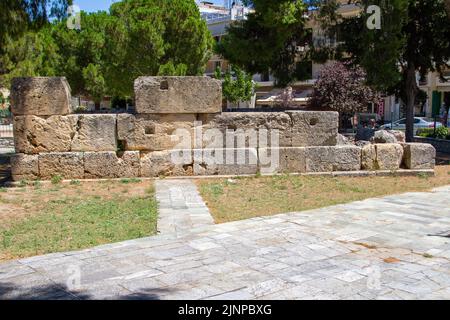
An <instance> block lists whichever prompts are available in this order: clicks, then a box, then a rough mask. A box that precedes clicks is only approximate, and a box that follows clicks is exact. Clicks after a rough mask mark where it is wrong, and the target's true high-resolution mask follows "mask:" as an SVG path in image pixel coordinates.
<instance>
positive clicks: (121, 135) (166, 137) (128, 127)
mask: <svg viewBox="0 0 450 320" xmlns="http://www.w3.org/2000/svg"><path fill="white" fill-rule="evenodd" d="M195 120H196V117H195V115H194V114H170V115H163V114H161V115H157V114H155V115H136V116H135V115H131V114H120V115H118V118H117V134H118V139H119V140H121V141H123V142H124V145H125V149H126V150H133V151H163V150H169V149H174V148H175V147H176V146H177V145H178V144H179V143H183V144H185V146H184V147H186V148H192V146H193V141H194V140H193V139H194V132H193V127H194V122H195Z"/></svg>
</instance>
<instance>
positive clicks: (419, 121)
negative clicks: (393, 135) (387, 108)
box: [380, 117, 442, 134]
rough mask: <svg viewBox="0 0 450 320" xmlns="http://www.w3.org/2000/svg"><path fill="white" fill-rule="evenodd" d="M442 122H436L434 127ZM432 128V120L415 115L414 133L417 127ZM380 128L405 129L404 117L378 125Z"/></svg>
mask: <svg viewBox="0 0 450 320" xmlns="http://www.w3.org/2000/svg"><path fill="white" fill-rule="evenodd" d="M440 126H442V124H441V123H440V122H436V127H440ZM423 128H434V120H433V119H429V118H422V117H415V118H414V134H416V132H417V130H418V129H423ZM380 129H392V130H403V131H404V130H406V118H403V119H400V120H397V121H395V122H394V123H388V124H385V125H383V126H381V127H380Z"/></svg>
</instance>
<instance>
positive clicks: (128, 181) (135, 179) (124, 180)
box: [120, 178, 142, 184]
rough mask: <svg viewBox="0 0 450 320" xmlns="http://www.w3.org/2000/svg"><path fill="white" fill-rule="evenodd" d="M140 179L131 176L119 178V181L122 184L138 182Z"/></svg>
mask: <svg viewBox="0 0 450 320" xmlns="http://www.w3.org/2000/svg"><path fill="white" fill-rule="evenodd" d="M141 181H142V180H141V179H138V178H131V179H121V180H120V183H123V184H130V183H140V182H141Z"/></svg>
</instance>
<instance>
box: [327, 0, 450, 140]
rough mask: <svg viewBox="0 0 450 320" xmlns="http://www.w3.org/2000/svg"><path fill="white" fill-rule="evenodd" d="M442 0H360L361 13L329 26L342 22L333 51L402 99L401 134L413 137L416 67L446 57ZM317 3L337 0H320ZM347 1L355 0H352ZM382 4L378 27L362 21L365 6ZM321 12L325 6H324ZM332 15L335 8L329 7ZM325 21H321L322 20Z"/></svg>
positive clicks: (448, 33)
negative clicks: (403, 131) (403, 123)
mask: <svg viewBox="0 0 450 320" xmlns="http://www.w3.org/2000/svg"><path fill="white" fill-rule="evenodd" d="M445 1H446V0H391V1H384V0H370V1H369V0H362V1H358V2H360V3H361V4H362V5H363V13H362V14H361V15H360V16H358V17H355V18H351V19H339V18H338V19H336V18H335V17H330V15H328V20H331V21H333V22H334V25H333V24H331V25H332V26H333V27H332V28H328V30H329V31H330V32H332V30H333V29H335V30H336V29H339V28H336V27H335V25H338V26H339V27H342V29H343V30H344V32H340V33H339V34H340V35H341V39H339V40H340V43H342V45H340V46H338V48H337V49H336V51H345V52H347V53H348V54H349V59H350V60H351V61H352V62H354V63H357V64H359V65H361V66H362V67H363V68H364V69H365V70H366V72H367V75H368V77H367V81H368V83H369V84H370V85H372V86H374V87H375V88H377V89H378V90H380V91H385V92H389V93H391V92H396V93H397V94H398V95H400V96H403V97H404V99H405V100H404V102H405V103H406V118H407V124H406V138H407V140H408V141H411V140H412V135H413V116H414V103H415V102H416V100H417V94H418V92H419V89H418V87H417V83H416V72H419V73H420V74H421V75H425V74H426V73H427V72H428V71H438V72H441V71H442V70H443V68H444V67H445V66H446V64H447V62H448V61H449V59H450V42H449V41H448V39H450V24H449V20H450V19H449V17H450V16H449V14H448V13H447V12H446V10H445ZM320 2H321V3H322V4H321V9H322V10H324V8H326V7H327V5H329V3H336V0H323V1H320ZM352 2H356V1H354V0H352ZM368 5H378V6H380V7H381V9H382V25H381V29H380V30H370V29H368V28H367V27H366V21H367V19H368V18H369V14H367V13H366V11H365V8H367V6H368ZM324 12H326V11H324ZM333 15H335V13H333ZM324 26H325V27H326V24H324Z"/></svg>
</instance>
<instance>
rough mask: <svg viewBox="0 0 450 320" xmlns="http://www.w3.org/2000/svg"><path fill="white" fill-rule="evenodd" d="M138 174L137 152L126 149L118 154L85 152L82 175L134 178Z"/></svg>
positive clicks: (138, 161) (90, 177) (94, 177)
mask: <svg viewBox="0 0 450 320" xmlns="http://www.w3.org/2000/svg"><path fill="white" fill-rule="evenodd" d="M139 176H140V158H139V152H135V151H126V152H124V153H123V154H121V155H120V156H119V155H117V154H116V153H115V152H85V153H84V177H85V178H86V179H98V178H134V177H139Z"/></svg>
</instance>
